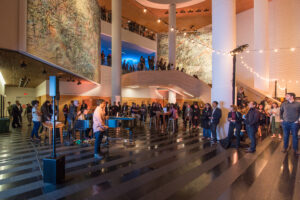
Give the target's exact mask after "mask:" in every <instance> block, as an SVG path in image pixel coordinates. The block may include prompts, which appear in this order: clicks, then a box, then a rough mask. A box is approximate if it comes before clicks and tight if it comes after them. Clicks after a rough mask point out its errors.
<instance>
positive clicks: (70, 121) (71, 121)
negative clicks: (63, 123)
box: [68, 118, 74, 138]
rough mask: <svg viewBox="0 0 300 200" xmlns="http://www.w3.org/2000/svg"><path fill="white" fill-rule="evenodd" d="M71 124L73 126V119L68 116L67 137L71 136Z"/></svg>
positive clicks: (72, 128)
mask: <svg viewBox="0 0 300 200" xmlns="http://www.w3.org/2000/svg"><path fill="white" fill-rule="evenodd" d="M73 126H74V120H73V119H70V118H68V135H69V138H70V137H73V130H74V127H73Z"/></svg>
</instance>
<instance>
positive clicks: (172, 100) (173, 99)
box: [168, 90, 176, 103]
mask: <svg viewBox="0 0 300 200" xmlns="http://www.w3.org/2000/svg"><path fill="white" fill-rule="evenodd" d="M168 102H169V103H176V92H174V91H172V90H169V98H168Z"/></svg>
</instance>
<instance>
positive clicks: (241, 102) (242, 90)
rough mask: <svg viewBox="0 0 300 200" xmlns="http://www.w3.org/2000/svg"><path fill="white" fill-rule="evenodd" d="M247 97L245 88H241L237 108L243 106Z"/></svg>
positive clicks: (238, 93)
mask: <svg viewBox="0 0 300 200" xmlns="http://www.w3.org/2000/svg"><path fill="white" fill-rule="evenodd" d="M245 97H246V96H245V92H244V88H243V87H240V89H239V91H238V92H237V106H239V107H240V106H242V105H243V103H244V98H245Z"/></svg>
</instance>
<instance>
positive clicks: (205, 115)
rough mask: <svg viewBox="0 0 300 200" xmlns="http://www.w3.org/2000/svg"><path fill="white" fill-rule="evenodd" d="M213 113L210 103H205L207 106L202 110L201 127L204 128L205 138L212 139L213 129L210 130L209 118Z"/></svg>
mask: <svg viewBox="0 0 300 200" xmlns="http://www.w3.org/2000/svg"><path fill="white" fill-rule="evenodd" d="M211 115H212V108H211V105H210V104H209V103H207V104H205V107H204V109H203V111H202V115H201V127H202V128H203V139H208V140H210V138H211V131H210V124H209V121H210V120H209V118H210V117H211Z"/></svg>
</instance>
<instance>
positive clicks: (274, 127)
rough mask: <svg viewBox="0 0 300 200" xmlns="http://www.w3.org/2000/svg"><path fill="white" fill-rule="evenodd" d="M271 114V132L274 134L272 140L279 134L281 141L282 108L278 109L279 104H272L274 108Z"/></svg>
mask: <svg viewBox="0 0 300 200" xmlns="http://www.w3.org/2000/svg"><path fill="white" fill-rule="evenodd" d="M269 114H270V124H271V132H272V133H273V135H272V138H274V137H276V134H278V138H279V139H281V134H280V108H279V107H278V104H277V103H276V102H274V103H273V104H272V108H271V110H270V111H269Z"/></svg>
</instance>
